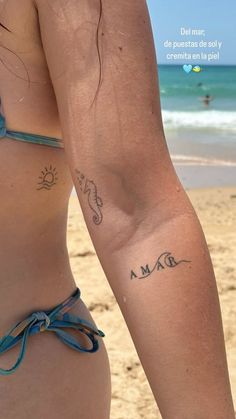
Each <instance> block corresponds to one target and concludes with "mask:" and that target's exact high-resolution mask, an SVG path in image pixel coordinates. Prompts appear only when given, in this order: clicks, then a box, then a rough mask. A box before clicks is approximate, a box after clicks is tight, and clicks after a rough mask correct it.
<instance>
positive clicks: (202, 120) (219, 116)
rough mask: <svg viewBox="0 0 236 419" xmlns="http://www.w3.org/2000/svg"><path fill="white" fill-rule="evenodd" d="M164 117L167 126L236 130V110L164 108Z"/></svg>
mask: <svg viewBox="0 0 236 419" xmlns="http://www.w3.org/2000/svg"><path fill="white" fill-rule="evenodd" d="M162 117H163V121H164V126H165V128H180V127H186V128H187V127H189V128H197V129H199V128H209V129H218V130H226V131H231V132H236V112H228V111H227V112H226V111H216V110H205V111H196V112H184V111H183V112H181V111H169V110H162Z"/></svg>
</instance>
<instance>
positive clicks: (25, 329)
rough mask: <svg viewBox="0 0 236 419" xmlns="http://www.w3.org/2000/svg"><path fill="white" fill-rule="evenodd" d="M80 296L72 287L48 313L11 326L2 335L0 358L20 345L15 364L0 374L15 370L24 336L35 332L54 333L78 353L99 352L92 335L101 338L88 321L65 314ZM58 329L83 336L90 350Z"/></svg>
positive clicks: (19, 359)
mask: <svg viewBox="0 0 236 419" xmlns="http://www.w3.org/2000/svg"><path fill="white" fill-rule="evenodd" d="M80 295H81V293H80V289H79V288H78V287H76V289H75V291H74V292H73V294H72V295H71V296H70V297H68V298H67V299H66V300H65V301H63V302H62V303H60V304H58V305H57V306H56V307H54V308H53V309H52V310H46V311H36V312H33V313H31V314H30V315H29V316H28V317H27V318H26V319H24V320H22V321H20V322H18V323H17V324H15V325H14V326H13V328H12V329H10V330H9V331H8V333H7V334H6V335H4V336H3V337H2V338H0V355H1V354H3V353H4V352H6V351H8V350H9V349H11V348H13V347H14V346H15V345H17V344H18V343H19V342H20V341H22V342H21V347H20V351H19V356H18V358H17V361H16V363H15V364H14V365H13V366H12V367H11V368H10V369H3V368H0V374H1V375H8V374H12V373H13V372H14V371H15V370H16V369H17V368H18V367H19V365H20V364H21V362H22V360H23V358H24V355H25V351H26V344H27V339H28V336H30V335H34V334H35V333H38V332H43V331H48V332H50V331H51V332H54V333H56V335H57V337H58V338H59V339H60V340H61V341H62V342H64V343H65V344H66V345H68V346H70V347H71V348H72V349H75V350H77V351H79V352H96V351H97V350H98V348H99V342H98V340H97V339H96V338H95V335H97V336H101V337H104V336H105V334H104V333H103V332H102V331H101V330H99V329H97V327H96V326H94V325H93V324H92V323H90V322H89V321H87V320H85V319H81V318H80V317H78V316H75V315H72V314H68V313H67V312H68V311H69V310H70V308H71V307H72V306H73V305H74V304H75V303H76V301H77V300H78V298H79V297H80ZM61 327H63V328H71V329H74V330H77V331H80V332H81V333H83V334H85V335H86V336H87V337H88V338H89V339H90V341H91V342H92V347H91V348H89V349H88V348H84V347H82V346H81V345H80V344H79V343H78V341H77V340H76V339H75V338H74V337H73V336H72V335H70V334H69V333H67V332H65V331H64V330H61V329H60V328H61Z"/></svg>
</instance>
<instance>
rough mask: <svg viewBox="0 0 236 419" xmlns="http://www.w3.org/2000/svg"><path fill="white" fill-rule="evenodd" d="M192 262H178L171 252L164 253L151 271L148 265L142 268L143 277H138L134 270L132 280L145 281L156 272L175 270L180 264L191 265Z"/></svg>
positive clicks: (131, 274) (131, 272) (182, 260)
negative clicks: (144, 279)
mask: <svg viewBox="0 0 236 419" xmlns="http://www.w3.org/2000/svg"><path fill="white" fill-rule="evenodd" d="M190 262H191V260H185V259H181V260H179V261H176V259H175V258H174V256H172V255H171V252H163V253H162V254H161V255H160V256H159V257H158V259H157V261H156V263H155V264H154V266H153V268H152V269H150V268H149V265H148V264H146V265H145V266H140V271H141V276H139V275H137V274H136V272H135V271H134V270H133V269H132V270H131V271H130V279H136V278H137V279H143V278H147V277H148V276H150V275H151V274H152V273H153V272H154V270H156V271H163V270H164V269H168V268H175V267H176V266H178V265H179V264H180V263H190Z"/></svg>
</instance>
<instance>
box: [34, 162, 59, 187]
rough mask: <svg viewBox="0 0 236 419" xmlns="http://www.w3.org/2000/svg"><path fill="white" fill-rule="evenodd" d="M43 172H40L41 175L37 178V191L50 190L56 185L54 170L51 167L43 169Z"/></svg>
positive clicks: (55, 172) (56, 178)
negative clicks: (38, 180)
mask: <svg viewBox="0 0 236 419" xmlns="http://www.w3.org/2000/svg"><path fill="white" fill-rule="evenodd" d="M44 168H45V171H43V170H41V173H42V175H40V176H39V179H41V180H40V182H38V185H39V187H38V188H37V190H40V189H46V190H50V189H51V188H52V187H53V186H54V185H56V183H57V180H58V177H57V171H56V168H55V167H54V168H52V165H50V166H49V168H47V167H44Z"/></svg>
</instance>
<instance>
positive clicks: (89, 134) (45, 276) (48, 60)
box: [0, 0, 234, 419]
mask: <svg viewBox="0 0 236 419" xmlns="http://www.w3.org/2000/svg"><path fill="white" fill-rule="evenodd" d="M1 24H2V25H3V26H2V27H1V46H2V47H1V101H2V108H1V112H2V115H3V117H2V120H1V122H2V127H1V142H0V146H1V153H0V158H1V221H0V222H1V246H0V249H1V250H0V254H1V257H0V263H1V294H0V318H1V322H0V329H1V330H0V332H1V333H0V336H2V337H4V336H5V338H4V339H3V338H2V340H1V342H0V343H1V344H2V352H3V351H4V353H3V354H2V356H1V357H0V361H1V365H0V367H1V371H2V375H0V390H1V391H0V408H1V417H3V418H4V419H13V418H14V419H15V418H17V419H23V418H24V419H26V418H31V417H34V419H42V418H48V417H49V418H51V419H54V418H57V419H60V418H67V419H75V418H76V419H106V418H109V415H110V399H111V380H110V368H109V360H108V355H107V351H106V348H105V341H104V339H105V338H104V334H103V332H104V333H105V334H106V331H100V329H98V327H99V325H96V324H95V322H94V319H93V318H92V316H91V314H90V313H89V310H88V308H87V307H86V305H85V304H84V302H83V299H82V297H81V296H80V298H78V297H79V294H78V290H77V289H76V284H75V279H74V277H73V273H72V271H71V268H70V263H69V256H68V252H67V247H66V227H67V210H68V200H69V196H70V193H71V190H72V187H73V184H74V185H75V188H76V191H77V195H78V199H79V202H80V204H81V208H82V211H83V214H84V218H85V221H86V224H87V227H88V231H89V233H90V235H91V238H92V240H93V243H94V246H95V248H96V252H97V255H98V258H99V260H100V262H101V265H102V267H103V269H104V272H105V274H106V276H107V279H108V281H109V284H110V286H111V288H112V290H113V292H114V295H115V297H116V299H117V302H118V304H119V306H120V308H121V310H122V313H123V315H124V319H125V321H126V323H127V325H128V327H129V330H130V333H131V337H132V339H133V341H134V344H135V346H136V349H137V353H138V355H139V357H140V360H141V362H142V365H143V368H144V370H145V372H146V375H147V379H148V381H149V383H150V386H151V389H152V391H153V394H154V397H155V399H156V401H157V405H158V407H159V409H160V412H161V414H162V416H163V418H164V419H173V418H175V419H178V418H184V417H188V418H190V417H191V418H204V419H205V418H213V417H214V419H216V418H223V417H224V418H225V419H233V418H234V411H233V410H234V409H233V403H232V396H231V390H230V383H229V377H228V370H227V361H226V354H225V346H224V336H223V328H222V321H221V314H220V306H219V300H218V294H217V288H216V283H215V278H214V272H213V268H212V264H211V259H210V256H209V252H208V249H207V245H206V241H205V238H204V235H203V232H202V229H201V226H200V224H199V221H198V219H197V216H196V214H195V212H194V209H193V207H192V205H191V203H190V201H189V199H188V197H187V195H186V193H185V191H184V190H183V187H182V185H181V183H180V182H179V179H178V178H177V176H176V173H175V171H174V168H173V165H172V163H171V160H170V156H169V153H168V148H167V145H166V142H165V138H164V133H163V126H162V120H161V113H160V103H159V92H158V90H157V85H158V80H157V67H156V58H155V52H154V45H153V38H152V31H151V25H150V18H149V14H148V10H147V6H146V3H145V1H144V0H140V1H138V2H137V0H130V1H129V2H128V1H127V0H119V1H116V2H111V1H109V0H102V1H99V0H97V1H91V0H80V1H77V0H54V1H50V0H35V1H34V0H21V2H20V6H19V2H18V0H11V1H7V0H5V1H3V2H1ZM4 118H5V119H4ZM22 133H23V134H22ZM37 135H38V136H37ZM88 286H89V284H88ZM80 291H81V290H80ZM81 295H82V294H81ZM76 296H77V298H78V299H77V300H76ZM73 298H75V300H73ZM68 299H69V301H72V302H73V304H72V306H71V307H68V306H66V307H67V309H68V311H67V312H66V313H65V314H68V315H69V317H65V318H64V317H63V316H62V317H60V318H59V319H58V320H57V319H55V318H52V317H50V316H51V315H52V312H53V309H54V308H55V307H57V306H58V305H59V309H60V307H61V306H60V303H63V302H66V303H65V304H68ZM70 299H72V300H70ZM62 311H63V310H62ZM62 311H61V312H60V313H62ZM60 313H59V314H60ZM62 314H63V313H62ZM62 314H61V315H62ZM70 316H71V317H70ZM73 316H74V317H73ZM24 319H26V321H25V322H24V321H23V320H24ZM72 320H74V324H77V325H80V326H81V324H82V322H83V321H84V322H87V323H86V324H87V329H86V327H85V328H84V329H83V328H82V329H81V330H80V331H76V330H73V329H71V328H65V327H64V326H65V323H66V321H68V324H69V323H70V321H71V322H72ZM19 322H20V326H16V329H14V326H15V325H16V324H18V323H19ZM56 322H57V323H56ZM76 322H77V323H76ZM72 323H73V322H72ZM52 325H53V326H52ZM53 327H54V329H53ZM81 327H82V326H81ZM21 328H22V331H21V333H22V334H21V335H20V334H18V335H17V333H18V332H19V330H21ZM27 328H28V329H27ZM29 328H31V329H30V330H31V331H32V330H33V329H34V331H35V333H34V334H33V333H32V335H29V336H28V339H27V348H26V346H25V347H24V350H26V354H25V356H24V359H22V357H23V353H22V354H21V358H20V359H19V364H17V365H16V366H15V367H14V368H13V367H12V365H13V364H14V362H15V360H16V359H17V357H18V355H19V347H20V344H22V342H23V337H22V336H23V334H24V336H25V334H26V333H27V330H28V331H29ZM50 328H51V329H50ZM89 328H90V329H89ZM12 329H13V331H11V330H12ZM55 329H56V331H55ZM16 330H17V331H16ZM59 330H61V332H59ZM89 330H90V332H91V334H90V335H89ZM7 331H11V333H9V334H7ZM63 331H64V332H66V333H67V332H68V334H69V335H70V336H71V338H68V334H67V335H65V334H64V335H63ZM86 331H87V333H88V334H86ZM39 332H43V333H39ZM14 334H15V335H17V336H18V338H19V339H20V338H21V340H20V341H18V342H17V344H16V345H15V346H14V347H12V348H10V349H9V348H8V346H11V344H12V343H14V342H15V340H14V339H16V337H15V335H14ZM6 336H8V337H7V338H6ZM89 336H90V339H89ZM91 336H92V337H91ZM73 338H74V340H73ZM25 339H26V338H25ZM63 339H64V340H63ZM75 339H76V341H75ZM75 342H78V344H76V343H75ZM91 342H92V346H91ZM24 343H25V342H24ZM70 344H71V346H72V347H69V346H70ZM4 345H5V346H4ZM76 345H77V346H76ZM78 345H80V347H81V348H84V351H85V352H83V351H80V350H79V346H78ZM121 345H122V342H121ZM91 348H93V349H94V352H89V350H90V349H91ZM0 349H1V345H0ZM22 350H23V349H22ZM86 350H87V351H88V352H86ZM20 361H22V362H20ZM11 368H13V370H12V371H10V369H11ZM7 370H9V371H8V372H7ZM4 371H5V374H4Z"/></svg>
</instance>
